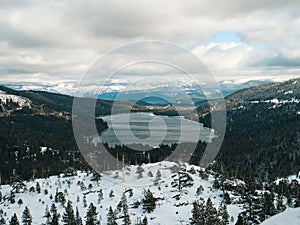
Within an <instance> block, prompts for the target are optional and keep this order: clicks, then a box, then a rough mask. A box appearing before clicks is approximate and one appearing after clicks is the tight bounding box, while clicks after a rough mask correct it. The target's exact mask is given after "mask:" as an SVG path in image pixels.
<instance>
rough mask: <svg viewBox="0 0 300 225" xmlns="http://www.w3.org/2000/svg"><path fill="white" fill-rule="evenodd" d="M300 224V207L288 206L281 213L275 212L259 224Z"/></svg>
mask: <svg viewBox="0 0 300 225" xmlns="http://www.w3.org/2000/svg"><path fill="white" fill-rule="evenodd" d="M299 224H300V208H295V209H291V208H288V209H287V210H285V211H284V212H283V213H280V214H277V215H275V216H273V217H271V218H269V219H267V220H265V221H264V222H263V223H261V225H299Z"/></svg>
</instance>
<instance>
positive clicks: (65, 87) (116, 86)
mask: <svg viewBox="0 0 300 225" xmlns="http://www.w3.org/2000/svg"><path fill="white" fill-rule="evenodd" d="M270 82H271V81H270V80H250V81H247V82H238V81H235V80H227V81H221V82H220V83H219V85H220V89H221V90H222V93H223V95H224V96H228V95H229V94H232V93H233V92H235V91H237V90H241V89H245V88H249V87H252V86H258V85H262V84H268V83H270ZM3 85H4V86H6V87H9V88H12V89H14V90H34V91H46V92H54V93H59V94H66V95H71V96H75V95H77V96H82V97H95V96H98V97H99V98H100V99H104V100H126V101H131V102H136V101H140V100H141V99H144V100H143V101H144V102H148V103H149V104H150V105H151V104H159V105H161V104H165V103H166V102H171V103H173V104H174V103H175V104H177V105H178V106H186V104H187V103H186V100H185V99H186V98H189V99H191V100H192V101H193V102H194V103H195V104H196V105H199V104H201V103H202V102H203V100H206V96H205V95H204V93H203V91H201V90H200V88H201V86H200V87H199V85H198V84H194V83H190V82H187V81H176V82H175V83H174V82H166V83H163V84H161V83H160V84H155V83H154V84H149V85H146V86H145V88H143V87H139V88H138V89H135V88H134V87H131V85H130V84H129V83H128V82H125V81H114V82H110V83H106V84H105V85H103V86H102V87H101V88H99V87H98V86H95V85H87V86H86V87H84V88H81V89H78V90H77V87H76V84H75V83H73V82H65V83H60V84H42V83H29V82H28V83H5V84H3ZM203 85H206V89H208V90H209V89H210V85H209V84H203ZM99 90H101V93H100V94H98V92H99ZM151 96H159V99H160V100H161V101H159V100H158V98H155V99H154V98H152V97H151ZM145 99H147V101H146V100H145Z"/></svg>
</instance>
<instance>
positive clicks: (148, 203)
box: [142, 189, 156, 213]
mask: <svg viewBox="0 0 300 225" xmlns="http://www.w3.org/2000/svg"><path fill="white" fill-rule="evenodd" d="M142 203H143V209H144V211H145V212H147V213H151V212H153V210H154V209H155V207H156V199H155V198H154V196H153V194H152V192H151V191H150V190H149V189H148V190H147V191H145V190H144V199H143V200H142Z"/></svg>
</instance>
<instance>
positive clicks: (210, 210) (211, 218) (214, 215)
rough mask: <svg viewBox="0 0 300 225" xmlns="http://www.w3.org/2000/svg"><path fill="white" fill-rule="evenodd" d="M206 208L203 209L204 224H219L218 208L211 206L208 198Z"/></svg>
mask: <svg viewBox="0 0 300 225" xmlns="http://www.w3.org/2000/svg"><path fill="white" fill-rule="evenodd" d="M205 208H206V210H205V217H206V224H207V225H220V224H222V223H221V220H220V219H219V213H218V210H217V209H216V208H215V207H214V206H213V203H212V201H211V199H210V198H208V199H207V202H206V207H205Z"/></svg>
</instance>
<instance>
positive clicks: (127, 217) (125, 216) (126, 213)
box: [121, 194, 131, 225]
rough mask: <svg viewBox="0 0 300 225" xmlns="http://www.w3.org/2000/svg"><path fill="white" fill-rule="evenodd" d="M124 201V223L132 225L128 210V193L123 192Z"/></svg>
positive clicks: (124, 224)
mask: <svg viewBox="0 0 300 225" xmlns="http://www.w3.org/2000/svg"><path fill="white" fill-rule="evenodd" d="M121 201H122V209H123V210H122V214H123V215H122V216H123V218H124V219H123V225H130V224H131V222H130V218H129V212H128V205H127V199H126V195H125V194H123V199H122V200H121Z"/></svg>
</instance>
